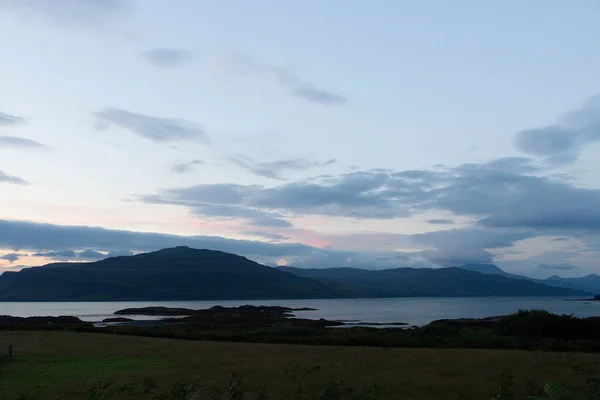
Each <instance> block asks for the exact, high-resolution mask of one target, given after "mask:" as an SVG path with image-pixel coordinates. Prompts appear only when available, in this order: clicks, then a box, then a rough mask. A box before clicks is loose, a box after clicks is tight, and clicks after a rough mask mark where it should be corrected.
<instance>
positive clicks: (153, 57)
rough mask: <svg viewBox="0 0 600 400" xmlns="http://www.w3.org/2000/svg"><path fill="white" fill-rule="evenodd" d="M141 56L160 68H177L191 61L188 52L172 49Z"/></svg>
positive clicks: (145, 53) (146, 52)
mask: <svg viewBox="0 0 600 400" xmlns="http://www.w3.org/2000/svg"><path fill="white" fill-rule="evenodd" d="M141 55H142V58H143V59H144V60H146V62H148V63H149V64H151V65H153V66H155V67H160V68H169V67H176V66H178V65H181V64H183V63H185V62H186V61H189V60H190V59H191V54H190V53H189V52H188V51H187V50H182V49H172V48H157V49H152V50H148V51H144V52H142V54H141Z"/></svg>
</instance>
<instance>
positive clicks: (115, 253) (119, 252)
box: [106, 250, 133, 258]
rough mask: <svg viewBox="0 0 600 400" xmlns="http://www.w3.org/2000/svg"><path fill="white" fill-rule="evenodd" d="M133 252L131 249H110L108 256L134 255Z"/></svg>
mask: <svg viewBox="0 0 600 400" xmlns="http://www.w3.org/2000/svg"><path fill="white" fill-rule="evenodd" d="M132 255H133V252H132V251H130V250H120V251H109V252H108V255H107V256H106V258H110V257H126V256H132Z"/></svg>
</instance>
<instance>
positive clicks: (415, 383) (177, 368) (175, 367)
mask: <svg viewBox="0 0 600 400" xmlns="http://www.w3.org/2000/svg"><path fill="white" fill-rule="evenodd" d="M7 342H10V343H13V344H14V345H15V349H16V353H15V362H14V363H12V364H11V365H10V366H8V367H7V368H5V369H4V370H3V372H2V374H3V375H2V376H1V377H0V399H2V400H16V399H19V398H21V399H31V400H36V399H41V400H46V399H49V400H54V399H59V398H63V399H75V400H77V399H107V400H108V399H165V400H166V399H192V398H194V399H211V400H212V399H236V400H254V399H257V400H258V399H268V398H270V399H273V400H275V399H292V400H308V399H331V400H335V399H348V400H350V399H356V400H358V399H361V400H362V399H365V400H367V399H373V400H378V399H387V398H393V399H417V400H419V399H436V400H438V399H440V400H444V399H466V400H469V399H478V400H480V399H491V398H492V397H494V396H496V397H495V398H496V399H511V398H512V399H526V398H528V397H527V396H538V397H539V396H543V395H544V390H545V386H546V384H548V385H559V384H560V385H561V387H564V388H566V389H567V390H568V391H569V393H571V394H572V396H573V397H572V398H573V399H586V400H587V399H598V397H591V393H593V392H594V390H596V389H597V388H598V384H597V382H596V381H594V377H596V376H598V373H599V372H600V368H599V366H598V364H597V361H598V356H597V355H596V354H585V353H552V352H534V351H530V352H524V351H508V350H468V349H435V350H432V349H391V348H389V349H388V348H373V347H371V348H368V347H329V346H318V347H317V346H296V345H274V344H268V345H267V344H246V343H215V342H194V341H182V340H165V339H156V338H144V337H130V336H117V335H100V334H93V333H78V332H69V331H48V332H41V331H29V332H23V331H18V332H17V331H13V332H10V331H9V332H0V343H7ZM317 366H319V367H317ZM508 371H511V372H508ZM498 377H500V378H501V379H500V380H498ZM548 387H549V388H550V386H548ZM549 393H550V392H549ZM596 394H597V393H596ZM20 396H24V397H20ZM549 398H552V397H549ZM556 398H560V397H556ZM570 398H571V397H568V398H567V399H570Z"/></svg>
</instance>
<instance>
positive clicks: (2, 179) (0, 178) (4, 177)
mask: <svg viewBox="0 0 600 400" xmlns="http://www.w3.org/2000/svg"><path fill="white" fill-rule="evenodd" d="M0 183H13V184H15V185H28V184H29V182H27V181H26V180H25V179H23V178H19V177H18V176H12V175H8V174H6V173H5V172H4V171H2V170H0Z"/></svg>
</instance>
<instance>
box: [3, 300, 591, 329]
mask: <svg viewBox="0 0 600 400" xmlns="http://www.w3.org/2000/svg"><path fill="white" fill-rule="evenodd" d="M246 304H248V305H265V306H274V305H277V306H285V307H292V308H301V307H309V308H314V309H316V311H298V312H296V313H295V316H297V317H301V318H310V319H319V318H325V319H327V320H335V321H345V322H354V323H364V324H369V323H387V324H390V323H395V322H399V323H407V324H410V325H424V324H427V323H429V322H431V321H434V320H438V319H446V318H483V317H490V316H496V315H506V314H510V313H513V312H516V311H518V310H520V309H543V310H547V311H549V312H552V313H556V314H572V315H574V316H577V317H590V316H600V301H573V299H567V298H562V297H457V298H452V297H451V298H448V297H445V298H439V297H436V298H394V299H390V298H386V299H327V300H313V299H311V300H220V301H148V302H19V303H12V302H0V315H12V316H20V317H31V316H59V315H70V316H75V317H79V318H81V319H82V320H84V321H89V322H100V321H102V320H103V319H105V318H109V317H111V316H114V315H113V313H114V312H115V311H117V310H121V309H124V308H132V307H149V306H165V307H183V308H192V309H205V308H210V307H212V306H215V305H221V306H225V307H236V306H240V305H246ZM130 317H131V318H133V319H138V320H139V319H144V320H148V319H151V317H146V316H130ZM159 318H160V317H159Z"/></svg>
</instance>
